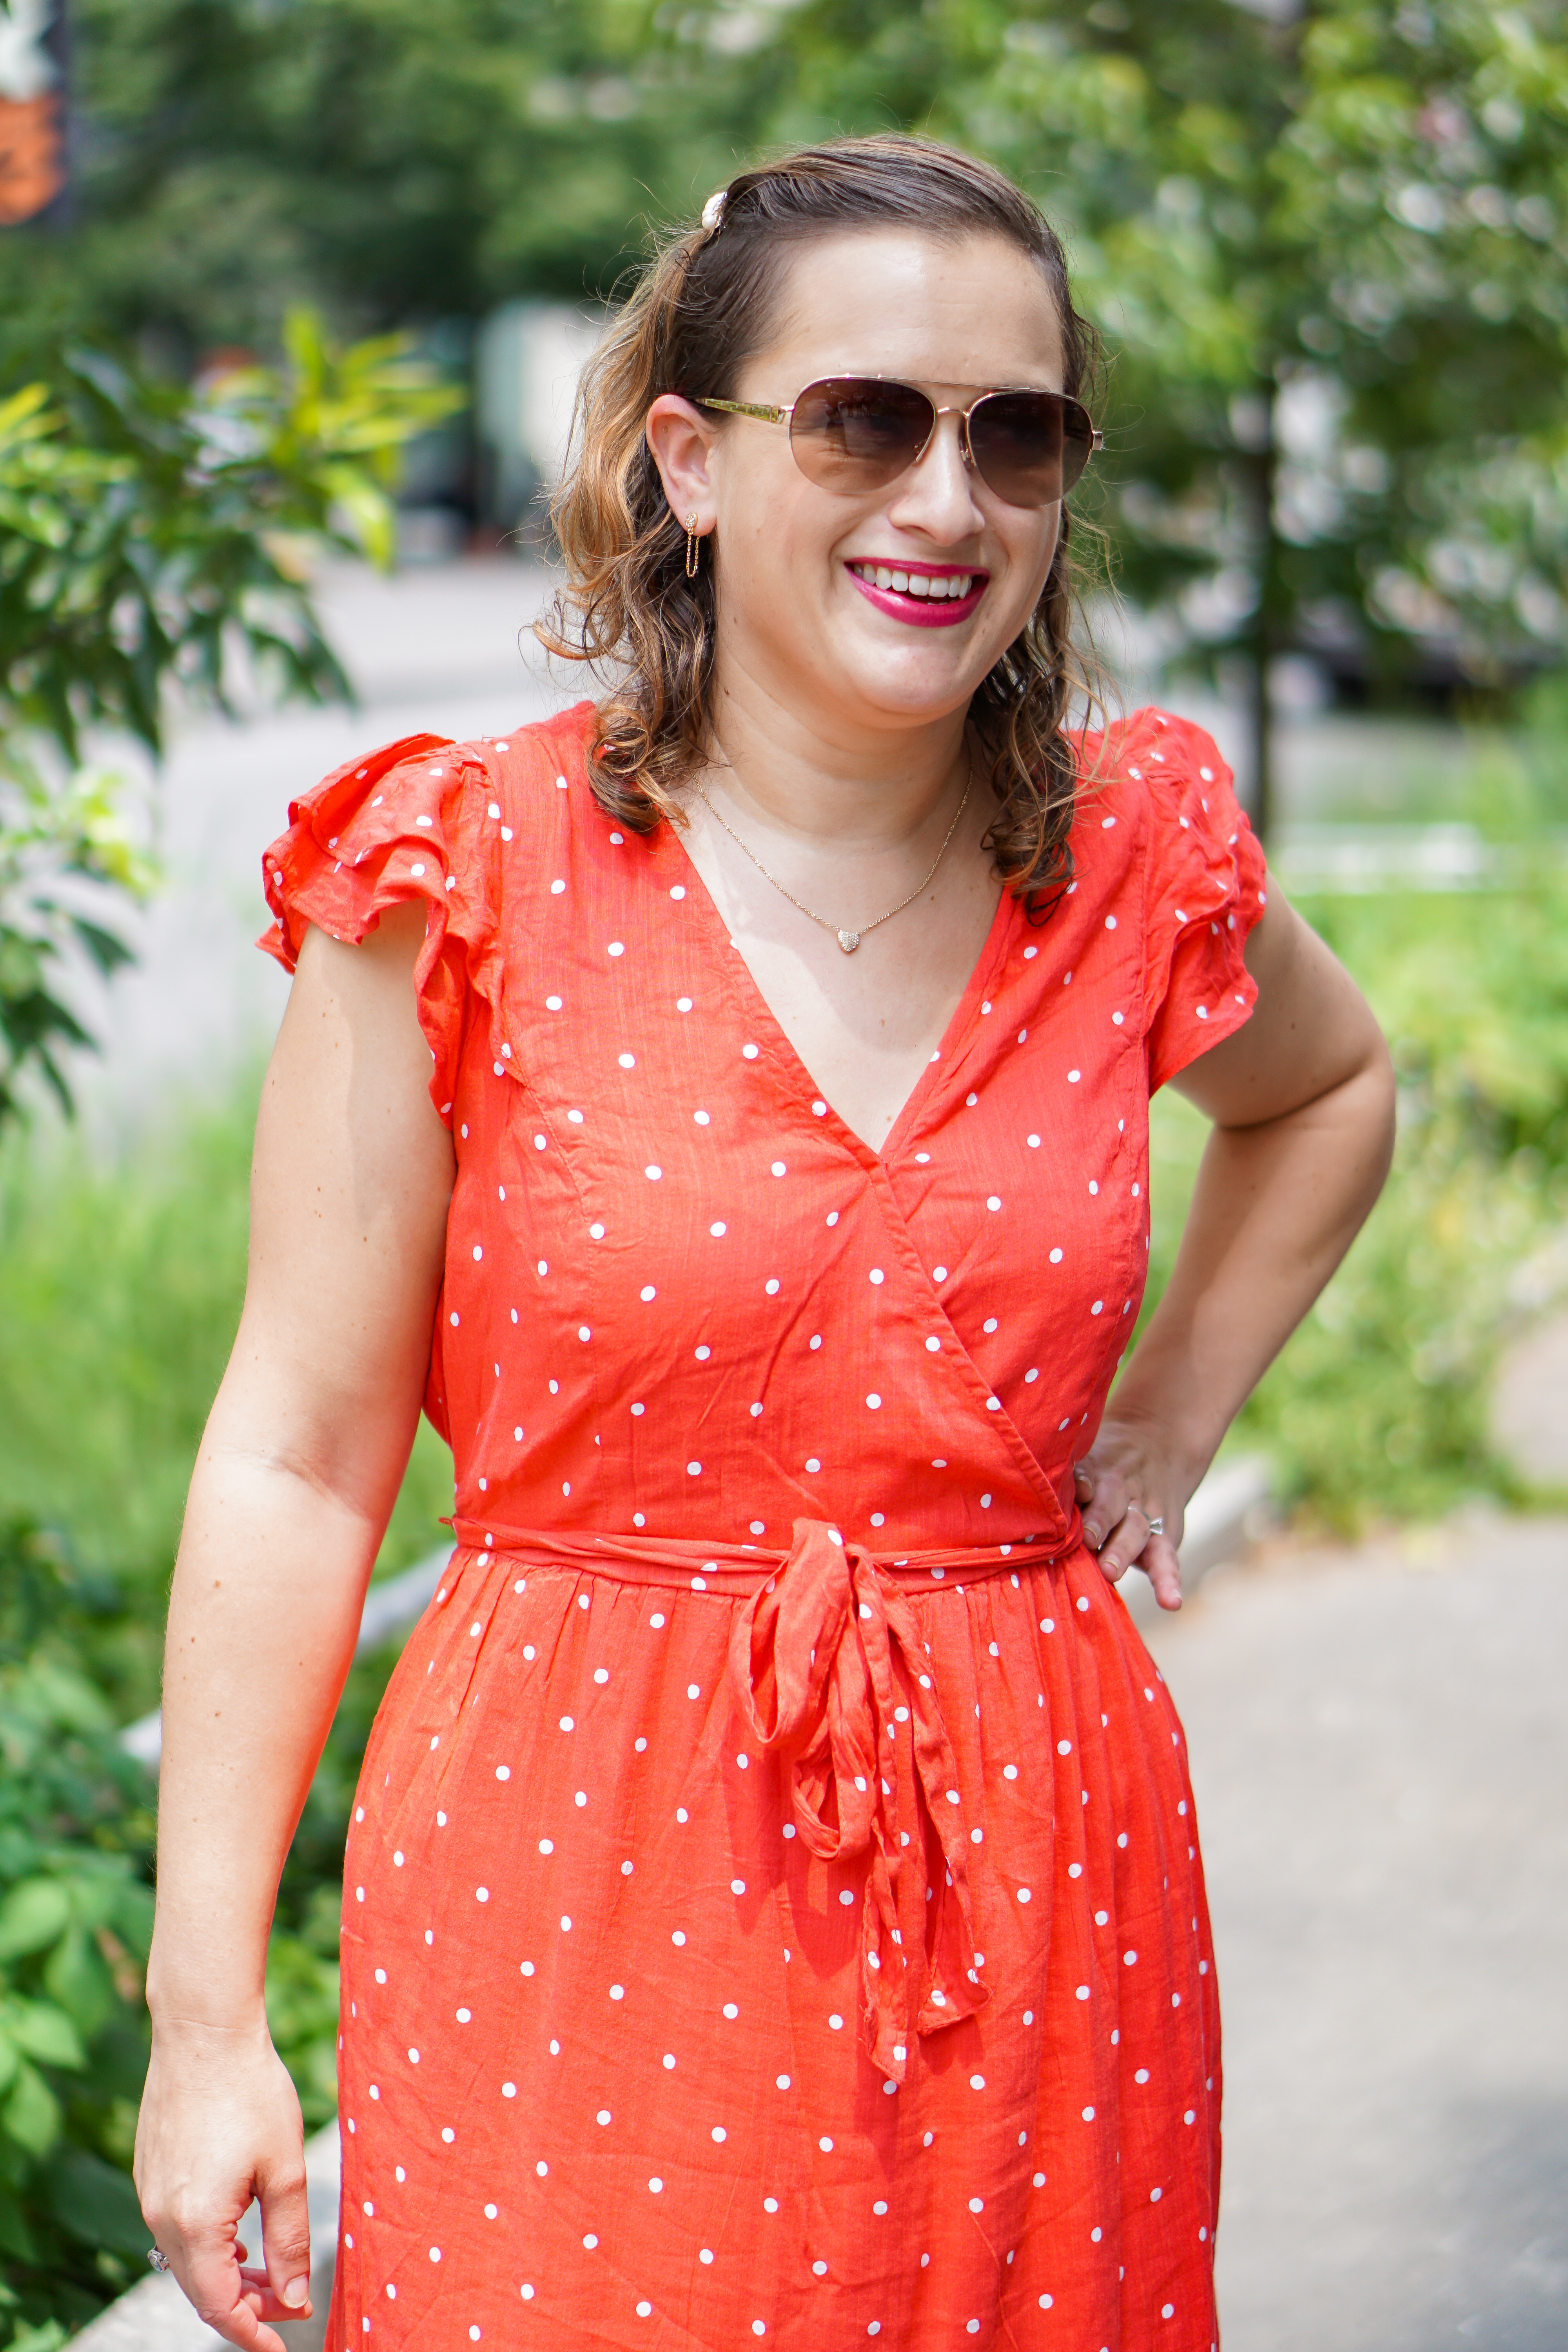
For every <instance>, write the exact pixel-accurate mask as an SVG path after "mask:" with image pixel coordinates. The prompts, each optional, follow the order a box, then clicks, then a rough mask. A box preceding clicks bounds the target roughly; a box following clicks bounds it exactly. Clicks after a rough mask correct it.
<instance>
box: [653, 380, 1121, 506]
mask: <svg viewBox="0 0 1568 2352" xmlns="http://www.w3.org/2000/svg"><path fill="white" fill-rule="evenodd" d="M822 383H886V384H889V385H896V386H897V387H898V388H899V389H900V391H903V392H918V393H920V394H921V399H922V400H931V394H929V393H927V392H926V391H924V390H923V388H922V387H921V385H920V384H918V383H905V382H904V380H903V378H902V377H901V376H879V375H868V376H832V375H819V376H814V377H813V378H812V380H811V382H810V383H807V384H803V385H802V386H801V388H800V390H799V392H797V393H796V394H795V398H794V399H793V400H791V401H787V402H783V403H779V402H773V401H754V400H713V399H710V398H709V397H708V396H707V395H706V394H698V395H697V396H696V397H695V398H694V400H693V401H692V406H693V407H694V408H716V409H720V410H721V411H722V412H723V413H724V414H725V415H729V416H753V417H755V418H756V419H757V421H758V422H759V423H760V424H763V425H786V424H788V422H789V420H790V419H791V417H793V416H794V415H795V410H796V409H797V408H798V407H799V405H800V404H801V402H802V401H803V400H804V399H805V395H806V394H807V393H808V392H815V391H816V387H817V385H818V384H822ZM1019 393H1023V394H1034V395H1037V396H1038V397H1042V398H1047V399H1052V400H1062V401H1070V402H1071V403H1072V405H1073V406H1074V407H1075V408H1076V409H1077V410H1078V411H1079V414H1080V415H1083V416H1085V417H1088V418H1089V457H1085V459H1084V461H1083V467H1084V469H1087V467H1088V465H1089V458H1090V457H1094V456H1095V454H1096V453H1097V451H1099V450H1101V449H1103V448H1104V446H1105V436H1104V434H1103V433H1102V432H1101V431H1100V427H1099V425H1096V423H1095V422H1094V419H1093V418H1092V417H1091V416H1089V411H1088V409H1087V408H1085V407H1084V404H1083V403H1082V401H1081V400H1076V399H1074V398H1073V395H1072V394H1071V393H1070V392H1058V393H1050V394H1042V393H1041V390H1040V386H1039V385H1038V384H1037V383H1019V384H1005V383H1004V384H993V385H992V386H991V387H990V388H989V389H988V390H987V391H985V392H983V393H982V394H980V396H979V398H978V399H976V400H972V401H971V402H970V404H969V405H968V407H967V408H963V407H961V406H960V405H959V404H958V403H957V402H956V401H950V402H948V404H947V405H946V406H945V407H939V406H938V405H937V404H936V402H935V401H934V400H931V431H930V432H929V433H928V434H927V435H926V437H925V439H924V440H923V441H922V442H921V446H920V447H919V448H918V449H917V450H916V451H915V454H914V456H913V457H911V458H910V462H909V464H908V465H907V466H905V467H901V468H900V472H899V473H897V474H893V475H890V476H889V479H888V481H887V482H886V483H885V484H883V486H882V487H883V488H891V486H892V484H893V483H894V482H897V481H900V480H901V479H902V478H903V476H904V475H905V474H908V473H912V472H913V470H914V468H915V467H917V466H918V465H919V464H920V462H921V458H922V457H924V456H925V453H926V451H927V450H928V449H929V448H930V447H931V443H932V441H933V440H934V439H935V438H936V428H937V426H938V425H939V424H940V423H941V422H942V418H943V417H944V416H956V417H957V418H958V419H959V428H958V446H959V449H960V451H961V453H962V455H963V462H964V465H965V467H967V468H968V470H969V472H970V473H972V474H973V476H974V477H975V478H976V480H977V481H982V482H984V483H985V487H986V488H987V489H988V490H990V492H991V495H992V497H993V498H995V499H1000V498H1002V493H1001V491H1000V490H998V489H996V488H994V486H993V485H992V484H991V483H990V482H989V481H986V478H985V475H984V471H983V470H982V468H981V467H980V465H979V464H978V462H977V461H976V458H975V455H974V445H973V442H972V441H971V439H970V437H969V421H970V419H971V417H972V416H973V415H974V412H975V410H976V409H977V408H984V405H985V403H986V402H987V401H988V400H999V399H1004V398H1006V397H1008V396H1009V395H1012V394H1019ZM790 449H791V453H792V455H795V463H796V464H797V465H799V464H800V458H799V456H798V454H797V453H796V452H795V436H794V435H793V434H792V435H791V436H790ZM801 471H802V473H805V467H804V466H802V467H801ZM806 478H807V480H810V479H812V477H811V476H809V475H807V477H806ZM1082 479H1083V470H1082V469H1080V471H1079V474H1078V476H1077V477H1076V478H1075V480H1074V482H1073V483H1072V484H1071V485H1070V486H1069V487H1071V488H1077V486H1078V483H1079V482H1080V481H1082ZM817 488H819V489H821V488H826V484H824V483H818V484H817ZM840 495H842V496H845V497H853V496H856V495H858V493H855V492H852V491H846V492H842V493H840ZM1067 495H1068V493H1067V491H1066V490H1064V491H1063V492H1062V497H1063V498H1064V499H1065V498H1066V497H1067ZM1002 503H1003V505H1004V506H1011V505H1012V504H1013V503H1014V502H1013V500H1012V499H1002ZM1060 503H1061V501H1060V499H1042V500H1041V502H1040V504H1041V506H1057V505H1059V504H1060ZM1018 511H1019V512H1020V513H1021V514H1027V513H1037V512H1038V511H1039V509H1038V508H1027V507H1021V508H1020V509H1018Z"/></svg>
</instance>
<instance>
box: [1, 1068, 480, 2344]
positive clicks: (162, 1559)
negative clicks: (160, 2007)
mask: <svg viewBox="0 0 1568 2352" xmlns="http://www.w3.org/2000/svg"><path fill="white" fill-rule="evenodd" d="M256 1095H257V1087H256V1082H255V1080H254V1079H253V1078H251V1079H247V1080H246V1081H244V1082H243V1083H242V1084H241V1085H240V1086H238V1087H237V1088H236V1089H235V1092H234V1095H233V1097H232V1098H231V1100H230V1101H229V1102H228V1103H226V1104H225V1105H223V1106H221V1107H220V1108H205V1109H202V1110H199V1111H198V1110H191V1109H189V1108H187V1109H186V1110H185V1111H184V1113H183V1114H182V1113H179V1112H177V1111H171V1113H170V1114H169V1116H168V1117H167V1118H166V1120H165V1122H164V1124H163V1127H162V1128H161V1129H159V1130H158V1131H156V1132H154V1133H153V1134H151V1135H149V1136H147V1137H146V1138H144V1139H142V1142H141V1143H140V1144H138V1145H137V1146H135V1147H134V1148H133V1149H132V1150H130V1151H128V1152H127V1153H126V1154H125V1156H124V1157H123V1158H122V1159H121V1160H119V1161H118V1162H117V1163H116V1164H114V1165H112V1166H110V1167H108V1168H100V1167H95V1166H94V1165H93V1163H92V1162H91V1160H89V1156H88V1154H87V1151H86V1150H85V1147H84V1146H83V1144H82V1142H81V1140H80V1139H79V1137H77V1136H76V1135H75V1134H74V1133H70V1132H60V1133H56V1134H53V1135H50V1134H47V1133H46V1132H45V1131H44V1130H43V1129H41V1128H38V1127H35V1128H33V1129H26V1130H21V1131H18V1132H16V1133H14V1134H13V1135H12V1136H11V1137H10V1138H9V1139H8V1140H7V1142H6V1143H5V1146H4V1148H3V1149H0V2279H3V2280H4V2281H5V2282H6V2284H5V2285H4V2287H0V2338H4V2337H5V2330H6V2325H7V2322H8V2321H9V2322H11V2323H13V2324H14V2325H15V2326H16V2328H17V2333H16V2335H15V2336H13V2337H12V2338H11V2339H10V2341H9V2345H8V2352H18V2347H26V2346H32V2347H34V2352H52V2347H54V2346H55V2345H56V2344H58V2342H60V2341H61V2340H63V2339H62V2336H60V2335H59V2334H58V2333H57V2334H54V2335H51V2334H49V2333H48V2330H49V2328H50V2327H51V2326H58V2327H59V2328H62V2329H63V2328H69V2329H70V2330H72V2331H74V2330H75V2328H77V2327H78V2326H80V2325H82V2323H83V2322H84V2321H85V2320H86V2319H87V2318H89V2316H90V2315H91V2314H92V2312H93V2311H94V2310H95V2309H96V2308H97V2307H98V2306H99V2305H100V2304H101V2303H103V2302H106V2301H108V2300H109V2299H110V2297H111V2296H113V2295H114V2294H118V2293H120V2292H121V2290H122V2288H123V2287H124V2286H126V2285H128V2284H132V2282H133V2280H134V2279H135V2278H136V2277H137V2276H138V2275H139V2274H140V2266H141V2258H142V2252H143V2250H144V2248H145V2246H146V2243H147V2238H146V2232H145V2231H144V2230H142V2225H141V2221H140V2217H139V2214H138V2212H137V2209H136V2202H135V2197H134V2193H133V2191H132V2188H131V2184H130V2180H129V2178H128V2172H127V2168H128V2167H129V2165H130V2161H131V2153H132V2137H133V2134H134V2129H135V2118H136V2108H137V2103H138V2100H139V2097H140V2094H141V2086H142V2074H143V2071H144V2068H145V2063H146V2050H147V2042H146V2020H145V2011H144V2007H143V2004H142V1991H141V1979H140V1968H141V1962H142V1958H144V1956H145V1951H146V1943H147V1933H148V1929H149V1927H150V1924H151V1916H150V1896H149V1879H150V1872H151V1862H152V1835H153V1822H152V1813H151V1807H152V1802H153V1794H154V1790H153V1784H152V1782H151V1781H150V1780H149V1779H148V1777H147V1775H146V1774H145V1772H144V1771H143V1769H142V1767H141V1766H140V1765H138V1764H135V1763H134V1762H133V1761H132V1759H130V1758H128V1757H127V1756H126V1755H125V1753H124V1752H123V1750H122V1749H121V1748H120V1746H119V1744H118V1739H117V1737H116V1732H117V1727H119V1726H120V1725H121V1724H123V1723H125V1722H126V1721H128V1720H130V1719H132V1717H136V1716H138V1715H140V1714H142V1713H143V1712H144V1711H145V1710H146V1709H147V1708H148V1707H150V1706H153V1705H154V1704H155V1703H156V1699H157V1659H158V1651H159V1646H160V1642H161V1634H162V1627H163V1607H164V1596H165V1591H166V1587H167V1580H168V1574H169V1569H170V1565H171V1562H172V1559H173V1555H174V1543H175V1541H176V1538H177V1537H178V1532H179V1524H180V1513H181V1507H182V1505H183V1501H184V1490H185V1486H186V1484H187V1482H188V1480H189V1477H190V1472H191V1465H192V1463H193V1460H194V1458H195V1449H196V1445H197V1443H198V1440H199V1437H200V1433H201V1430H202V1427H203V1424H204V1423H205V1417H206V1412H207V1409H208V1407H209V1405H210V1403H211V1402H212V1397H213V1392H214V1391H215V1389H216V1385H217V1381H218V1380H219V1378H220V1376H221V1373H222V1370H223V1365H224V1360H225V1357H226V1352H227V1349H228V1346H229V1342H230V1340H231V1339H232V1336H233V1332H234V1328H235V1324H236V1321H237V1317H238V1312H239V1305H240V1300H241V1297H242V1294H243V1288H244V1276H245V1250H246V1226H247V1165H248V1157H249V1137H250V1129H251V1127H252V1125H253V1123H254V1118H255V1107H256ZM450 1508H451V1475H450V1463H449V1457H448V1456H447V1452H446V1448H445V1447H444V1446H443V1445H442V1444H440V1442H439V1440H438V1439H437V1437H436V1436H435V1434H434V1433H433V1432H432V1431H430V1430H429V1429H428V1428H423V1429H422V1431H421V1433H420V1436H419V1438H418V1439H417V1440H416V1447H415V1457H414V1461H413V1463H412V1465H411V1466H410V1470H409V1474H408V1476H407V1478H406V1479H405V1485H404V1489H403V1493H402V1495H401V1496H400V1497H399V1501H398V1505H397V1509H396V1511H395V1514H394V1517H393V1523H392V1526H391V1528H389V1530H388V1534H387V1538H386V1542H385V1544H384V1549H383V1556H382V1565H383V1566H384V1567H385V1568H388V1569H396V1568H401V1567H404V1566H405V1565H407V1563H408V1562H409V1561H410V1560H412V1559H417V1558H419V1557H421V1556H422V1555H423V1554H424V1553H425V1552H426V1551H427V1550H429V1549H431V1548H432V1546H433V1545H434V1544H436V1543H437V1542H438V1541H439V1540H440V1528H439V1526H438V1524H437V1522H438V1519H439V1517H440V1515H441V1514H442V1513H443V1512H446V1511H449V1510H450ZM61 1519H66V1520H68V1522H69V1524H70V1526H71V1530H72V1538H73V1543H72V1546H71V1547H68V1546H67V1544H66V1543H65V1542H64V1541H63V1539H61V1538H58V1537H55V1536H51V1535H49V1534H47V1532H45V1528H46V1524H47V1522H48V1521H50V1520H56V1521H58V1520H61ZM83 1560H89V1561H92V1562H95V1563H98V1565H97V1566H95V1567H94V1568H92V1569H90V1570H89V1569H88V1568H86V1567H84V1566H83V1565H82V1562H83ZM392 1657H393V1653H392V1651H390V1650H388V1651H384V1652H383V1653H382V1654H380V1655H379V1656H377V1657H374V1658H371V1659H366V1660H363V1661H361V1662H360V1663H359V1664H357V1665H356V1666H355V1667H354V1668H353V1673H352V1674H351V1676H350V1680H349V1685H348V1688H347V1690H346V1691H345V1693H344V1697H343V1701H342V1706H340V1708H339V1712H338V1717H337V1721H336V1723H335V1725H334V1727H333V1729H332V1733H331V1739H330V1741H329V1744H328V1749H327V1753H326V1755H325V1757H324V1758H323V1759H322V1763H321V1769H320V1771H319V1772H318V1774H317V1777H316V1781H315V1785H314V1786H313V1788H312V1790H311V1791H310V1797H309V1799H308V1801H307V1803H306V1809H305V1815H304V1819H303V1821H302V1822H301V1823H300V1832H299V1835H298V1836H297V1838H296V1840H295V1844H294V1848H293V1852H292V1853H291V1855H290V1857H289V1864H288V1868H287V1870H286V1872H285V1875H284V1882H283V1885H282V1888H281V1891H280V1894H279V1905H278V1914H277V1926H276V1929H275V1932H274V1936H273V1940H272V1947H271V1950H270V1954H269V1958H268V1986H267V1993H268V2015H269V2018H270V2020H271V2023H272V2029H273V2038H274V2040H275V2042H277V2045H278V2048H279V2052H280V2053H281V2055H282V2056H283V2058H284V2060H285V2062H286V2063H287V2064H288V2065H289V2068H290V2069H291V2071H292V2073H293V2075H294V2079H295V2082H296V2084H297V2085H298V2087H299V2090H300V2101H301V2104H302V2105H303V2108H304V2112H305V2116H306V2120H307V2123H308V2124H316V2123H320V2122H322V2121H324V2120H325V2119H326V2117H327V2116H329V2115H330V2114H331V2112H332V2108H333V2105H334V2103H335V2082H334V2074H335V2060H336V2030H337V2029H336V2020H337V2009H336V2001H337V1906H338V1896H339V1885H340V1880H341V1876H342V1841H343V1831H344V1826H345V1824H346V1822H347V1818H348V1809H349V1802H350V1796H351V1792H352V1790H353V1783H354V1779H355V1776H356V1774H357V1771H358V1765H359V1759H360V1757H361V1755H362V1754H363V1748H364V1742H365V1738H366V1735H367V1733H368V1731H369V1727H370V1723H371V1719H372V1717H373V1716H374V1710H375V1707H376V1705H377V1703H378V1701H379V1699H380V1696H381V1691H382V1688H383V1686H384V1683H385V1679H386V1675H387V1674H388V1672H389V1671H390V1668H391V1664H392ZM84 2062H85V2063H84ZM35 2329H37V2330H41V2331H42V2332H41V2333H37V2334H34V2333H32V2332H30V2331H32V2330H35Z"/></svg>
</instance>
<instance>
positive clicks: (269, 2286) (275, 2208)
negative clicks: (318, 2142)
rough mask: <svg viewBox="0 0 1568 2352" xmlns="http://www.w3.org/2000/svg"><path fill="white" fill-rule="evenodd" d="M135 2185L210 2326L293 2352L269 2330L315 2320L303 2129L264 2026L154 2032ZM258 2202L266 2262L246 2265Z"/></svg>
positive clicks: (240, 2340) (262, 2349)
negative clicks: (282, 2322)
mask: <svg viewBox="0 0 1568 2352" xmlns="http://www.w3.org/2000/svg"><path fill="white" fill-rule="evenodd" d="M135 2178H136V2191H137V2194H138V2196H139V2197H140V2198H141V2200H142V2213H143V2215H144V2216H145V2218H146V2221H147V2226H148V2228H149V2229H150V2230H151V2231H152V2232H153V2237H154V2238H155V2240H156V2241H157V2243H158V2245H159V2247H160V2249H161V2250H162V2252H163V2253H164V2254H166V2255H167V2257H168V2262H169V2269H170V2271H171V2273H173V2275H174V2277H175V2278H176V2279H177V2280H178V2281H179V2284H180V2285H181V2287H182V2288H183V2289H184V2293H185V2295H186V2297H187V2298H188V2300H189V2301H190V2302H191V2303H192V2304H193V2305H195V2309H196V2310H197V2311H198V2312H199V2313H200V2315H201V2316H202V2318H203V2319H204V2320H205V2323H206V2325H207V2326H209V2327H210V2328H212V2329H213V2330H214V2331H215V2332H216V2334H217V2335H219V2336H222V2338H223V2340H224V2342H225V2343H226V2344H234V2345H237V2346H239V2347H241V2352H289V2347H288V2345H287V2342H286V2340H285V2338H284V2337H282V2336H279V2335H278V2334H277V2333H276V2331H275V2330H274V2329H273V2328H271V2327H269V2326H267V2324H266V2323H267V2322H268V2320H270V2319H308V2318H309V2317H310V2210H309V2206H308V2203H307V2199H306V2189H305V2152H304V2126H303V2124H302V2122H301V2119H300V2101H299V2098H298V2096H297V2095H296V2094H295V2090H294V2085H293V2084H292V2083H291V2082H290V2081H289V2074H288V2070H287V2068H286V2067H285V2066H284V2064H283V2062H282V2060H281V2059H280V2058H279V2055H278V2053H277V2052H276V2051H275V2050H274V2049H273V2047H272V2042H271V2039H270V2037H269V2035H268V2032H267V2028H266V2025H265V2023H261V2024H258V2025H257V2026H255V2027H252V2028H246V2029H238V2028H225V2029H217V2028H209V2027H206V2026H196V2025H181V2026H180V2027H179V2028H178V2029H176V2030H175V2031H174V2032H168V2033H159V2032H155V2033H154V2036H153V2062H152V2064H151V2066H150V2067H149V2069H148V2074H147V2087H146V2090H145V2091H144V2093H143V2094H142V2117H141V2121H140V2123H139V2125H138V2126H137V2131H136V2161H135ZM252 2197H255V2198H257V2199H258V2200H259V2202H260V2206H261V2214H262V2225H263V2226H262V2237H263V2241H264V2247H265V2263H260V2262H258V2263H256V2264H253V2265H247V2262H246V2256H247V2253H248V2252H250V2251H251V2249H249V2248H248V2247H247V2246H245V2245H243V2244H242V2243H241V2242H240V2241H239V2239H238V2238H237V2235H236V2232H237V2230H238V2227H239V2221H240V2217H241V2215H242V2214H243V2213H244V2211H245V2210H246V2208H247V2205H248V2204H249V2203H250V2200H251V2199H252ZM255 2251H256V2252H258V2254H260V2253H261V2252H262V2251H263V2250H262V2248H258V2249H256V2250H255Z"/></svg>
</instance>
